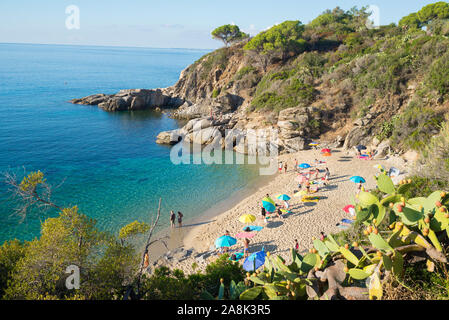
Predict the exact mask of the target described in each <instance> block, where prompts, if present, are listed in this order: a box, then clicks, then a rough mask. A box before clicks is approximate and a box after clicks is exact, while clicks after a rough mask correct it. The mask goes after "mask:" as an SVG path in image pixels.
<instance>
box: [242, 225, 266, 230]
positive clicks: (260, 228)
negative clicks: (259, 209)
mask: <svg viewBox="0 0 449 320" xmlns="http://www.w3.org/2000/svg"><path fill="white" fill-rule="evenodd" d="M246 228H249V230H250V231H261V230H262V229H263V227H260V226H248V227H244V228H243V231H245V230H246Z"/></svg>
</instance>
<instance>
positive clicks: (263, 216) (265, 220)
mask: <svg viewBox="0 0 449 320" xmlns="http://www.w3.org/2000/svg"><path fill="white" fill-rule="evenodd" d="M261 215H262V218H263V222H264V223H265V224H267V223H268V220H267V210H265V208H264V207H262V212H261Z"/></svg>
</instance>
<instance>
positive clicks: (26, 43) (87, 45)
mask: <svg viewBox="0 0 449 320" xmlns="http://www.w3.org/2000/svg"><path fill="white" fill-rule="evenodd" d="M0 44H25V45H42V46H74V47H106V48H111V47H112V48H136V49H166V50H196V51H209V50H216V49H213V48H177V47H172V48H168V47H150V46H127V45H97V44H71V43H39V42H2V41H0Z"/></svg>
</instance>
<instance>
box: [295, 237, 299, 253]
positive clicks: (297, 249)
mask: <svg viewBox="0 0 449 320" xmlns="http://www.w3.org/2000/svg"><path fill="white" fill-rule="evenodd" d="M295 251H296V253H298V252H299V242H298V239H295Z"/></svg>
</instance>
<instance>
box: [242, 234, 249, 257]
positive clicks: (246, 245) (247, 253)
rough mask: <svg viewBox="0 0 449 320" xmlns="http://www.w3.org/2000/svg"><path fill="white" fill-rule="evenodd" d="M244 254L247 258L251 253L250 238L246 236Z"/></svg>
mask: <svg viewBox="0 0 449 320" xmlns="http://www.w3.org/2000/svg"><path fill="white" fill-rule="evenodd" d="M243 255H244V257H245V258H247V257H248V255H249V239H248V238H245V239H243Z"/></svg>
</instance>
